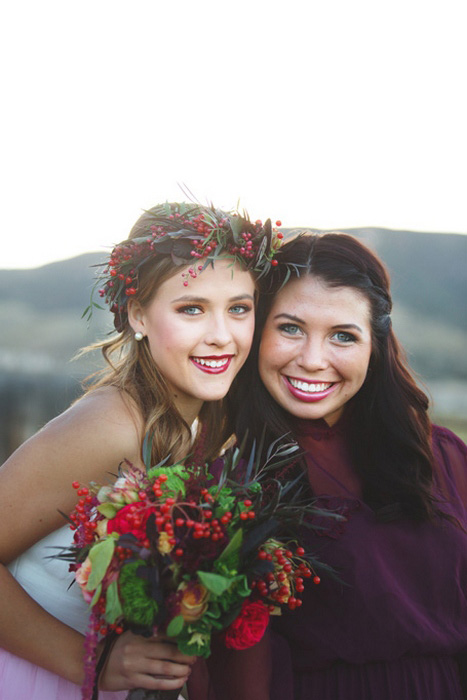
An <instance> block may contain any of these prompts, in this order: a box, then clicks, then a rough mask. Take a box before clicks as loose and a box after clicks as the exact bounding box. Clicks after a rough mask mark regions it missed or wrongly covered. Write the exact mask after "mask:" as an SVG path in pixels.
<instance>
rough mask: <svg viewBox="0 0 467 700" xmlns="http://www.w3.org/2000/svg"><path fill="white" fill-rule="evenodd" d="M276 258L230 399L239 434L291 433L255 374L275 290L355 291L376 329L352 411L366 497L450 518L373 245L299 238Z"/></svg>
mask: <svg viewBox="0 0 467 700" xmlns="http://www.w3.org/2000/svg"><path fill="white" fill-rule="evenodd" d="M277 259H278V262H279V265H278V267H277V268H276V271H275V274H274V276H273V279H272V282H271V280H269V288H268V289H263V290H262V292H263V293H262V294H261V297H260V304H259V308H258V318H257V325H256V331H255V339H254V343H253V351H252V353H251V354H250V357H249V359H248V361H247V363H246V365H245V367H244V368H243V369H242V371H241V373H240V375H239V377H237V379H236V382H235V390H234V393H233V394H231V398H230V399H229V400H230V401H231V402H235V403H236V404H238V405H239V406H240V407H241V410H239V411H238V413H237V418H236V432H237V435H238V436H239V438H241V437H242V436H244V435H245V434H248V435H249V441H250V443H251V442H252V440H253V439H254V438H255V437H256V438H257V437H258V436H260V435H261V434H262V433H263V431H264V430H265V431H266V434H265V437H266V441H265V444H268V443H270V442H271V441H272V440H275V439H278V438H280V437H281V436H284V435H286V434H290V433H292V434H293V430H294V417H293V416H291V415H290V414H288V413H287V412H286V411H285V410H284V409H282V408H281V407H280V406H279V405H278V404H277V403H276V402H275V401H274V399H273V398H272V397H271V396H270V394H269V393H268V391H267V390H266V388H265V386H264V384H263V382H262V380H261V378H260V376H259V373H258V370H257V365H258V351H259V342H260V338H261V331H262V328H263V326H264V322H265V320H266V318H267V316H268V312H269V309H270V307H271V304H272V300H273V298H274V295H275V293H277V292H278V291H280V289H281V287H282V286H283V285H284V284H287V281H288V280H289V279H296V278H297V277H302V276H304V275H312V276H313V277H316V278H317V279H319V280H321V281H323V282H324V283H325V284H327V285H329V286H331V287H349V288H352V289H356V290H358V291H359V292H360V293H361V294H363V295H364V296H365V298H366V299H367V300H368V302H369V304H370V309H371V332H372V352H371V358H370V363H369V371H368V374H367V377H366V380H365V382H364V384H363V386H362V387H361V389H360V390H359V391H358V393H357V394H356V395H355V396H354V397H353V398H352V399H351V400H350V402H349V407H350V405H351V410H350V411H348V414H349V420H350V435H351V452H352V454H351V456H352V460H353V463H354V464H355V468H356V470H357V473H358V475H359V477H360V480H361V484H362V489H363V498H364V500H365V502H366V503H367V504H368V505H370V506H371V507H372V508H373V509H374V510H375V511H376V512H377V514H378V515H379V516H380V517H381V518H382V519H391V518H395V517H400V516H402V515H404V516H406V517H409V518H411V519H413V520H417V521H423V520H427V519H432V518H433V517H434V516H435V514H440V515H444V514H443V513H441V511H440V510H439V509H438V507H437V505H436V501H435V500H434V498H433V496H432V490H431V487H432V481H433V468H434V466H433V465H434V460H433V454H432V449H431V422H430V420H429V417H428V405H429V402H428V398H427V396H426V395H425V393H424V392H423V391H422V390H421V389H420V388H419V387H418V386H417V384H416V382H415V380H414V378H413V376H412V374H411V372H410V370H409V367H408V365H407V361H406V358H405V355H404V352H403V350H402V348H401V346H400V344H399V342H398V340H397V338H396V337H395V335H394V332H393V329H392V325H391V316H390V314H391V309H392V300H391V294H390V280H389V275H388V272H387V270H386V268H385V266H384V265H383V263H382V262H381V261H380V260H379V259H378V257H377V256H376V255H375V254H374V253H373V252H372V251H371V250H370V249H369V248H368V247H367V246H365V245H364V244H363V243H361V242H360V241H358V240H357V239H356V238H354V237H353V236H349V235H347V234H343V233H322V234H319V233H305V234H301V235H299V236H297V237H296V238H295V239H293V240H291V241H290V242H288V243H286V244H285V245H284V246H283V247H282V249H281V251H280V252H279V254H278V256H277ZM310 303H312V302H311V300H310ZM289 438H290V435H289Z"/></svg>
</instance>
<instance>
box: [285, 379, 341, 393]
mask: <svg viewBox="0 0 467 700" xmlns="http://www.w3.org/2000/svg"><path fill="white" fill-rule="evenodd" d="M288 380H289V382H290V383H291V384H292V386H293V387H295V389H300V391H308V392H309V393H310V394H315V393H318V392H319V391H326V389H329V387H330V386H332V382H328V383H327V384H325V383H324V382H322V383H321V384H316V382H314V383H313V384H308V382H301V381H300V380H299V379H292V377H288Z"/></svg>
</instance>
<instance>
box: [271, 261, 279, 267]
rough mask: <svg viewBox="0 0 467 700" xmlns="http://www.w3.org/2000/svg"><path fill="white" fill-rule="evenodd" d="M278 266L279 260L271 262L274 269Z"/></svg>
mask: <svg viewBox="0 0 467 700" xmlns="http://www.w3.org/2000/svg"><path fill="white" fill-rule="evenodd" d="M278 264H279V263H278V262H277V260H271V265H272V266H273V267H277V266H278Z"/></svg>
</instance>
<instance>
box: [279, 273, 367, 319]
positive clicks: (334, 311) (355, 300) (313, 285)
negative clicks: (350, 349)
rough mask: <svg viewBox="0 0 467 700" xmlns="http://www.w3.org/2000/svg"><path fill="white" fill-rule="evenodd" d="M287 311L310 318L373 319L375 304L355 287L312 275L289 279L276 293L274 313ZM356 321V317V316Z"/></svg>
mask: <svg viewBox="0 0 467 700" xmlns="http://www.w3.org/2000/svg"><path fill="white" fill-rule="evenodd" d="M278 313H287V314H291V315H293V316H297V317H300V318H303V320H306V319H307V318H309V317H313V318H314V317H328V316H332V317H333V318H334V317H337V318H340V317H342V321H339V322H344V317H346V320H348V319H347V317H348V316H349V315H350V316H353V317H358V318H359V320H360V321H363V320H365V321H366V322H367V323H369V322H370V318H371V307H370V302H369V300H368V299H367V297H366V296H365V294H364V293H363V292H362V291H360V290H359V289H355V288H354V287H333V286H331V285H329V284H327V283H326V282H325V281H324V280H321V279H319V278H317V277H314V276H312V275H306V276H304V277H300V278H296V279H293V280H291V281H289V282H288V283H287V284H286V285H285V286H284V287H283V288H282V289H280V290H279V292H278V293H277V294H276V296H275V298H274V301H273V303H272V307H271V311H270V316H271V315H276V314H278ZM354 320H355V319H354Z"/></svg>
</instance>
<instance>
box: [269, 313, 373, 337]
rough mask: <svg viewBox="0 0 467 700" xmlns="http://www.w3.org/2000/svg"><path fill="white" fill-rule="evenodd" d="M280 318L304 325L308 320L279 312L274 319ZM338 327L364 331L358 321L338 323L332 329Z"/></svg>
mask: <svg viewBox="0 0 467 700" xmlns="http://www.w3.org/2000/svg"><path fill="white" fill-rule="evenodd" d="M278 318H286V319H288V320H289V321H295V322H296V323H301V324H302V325H304V326H305V325H306V321H304V320H303V319H302V318H299V317H298V316H293V315H292V314H277V315H276V316H274V318H273V320H274V321H275V320H276V319H278ZM337 328H339V329H343V330H350V329H353V330H356V331H359V332H360V333H363V329H362V328H360V326H358V325H357V324H356V323H338V324H337V325H336V326H331V330H336V329H337Z"/></svg>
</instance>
